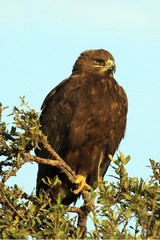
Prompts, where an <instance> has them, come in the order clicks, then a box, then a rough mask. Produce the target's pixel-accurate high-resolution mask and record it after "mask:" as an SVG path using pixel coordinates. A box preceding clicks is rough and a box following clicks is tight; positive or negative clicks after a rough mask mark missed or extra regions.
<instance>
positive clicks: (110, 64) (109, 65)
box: [106, 59, 116, 73]
mask: <svg viewBox="0 0 160 240" xmlns="http://www.w3.org/2000/svg"><path fill="white" fill-rule="evenodd" d="M106 68H107V70H111V71H113V72H114V73H115V71H116V64H115V62H114V60H112V59H109V60H108V61H107V63H106Z"/></svg>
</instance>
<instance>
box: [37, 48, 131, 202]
mask: <svg viewBox="0 0 160 240" xmlns="http://www.w3.org/2000/svg"><path fill="white" fill-rule="evenodd" d="M115 69H116V65H115V61H114V58H113V56H112V55H111V54H110V53H109V52H108V51H106V50H104V49H98V50H88V51H85V52H83V53H81V55H80V56H79V58H78V59H77V61H76V62H75V64H74V67H73V71H72V74H71V76H70V77H69V78H67V79H65V80H64V81H62V82H61V83H60V84H59V85H58V86H56V87H55V88H54V89H52V90H51V92H50V93H49V94H48V95H47V97H46V98H45V100H44V102H43V104H42V113H41V116H40V122H41V126H42V131H43V133H44V134H45V135H47V137H48V141H49V143H50V144H51V146H52V147H53V149H54V150H55V151H56V152H57V153H58V154H59V155H60V157H61V158H62V159H63V160H64V161H65V162H66V163H67V164H68V165H69V166H70V167H71V169H72V170H73V171H74V172H75V174H76V175H77V176H78V177H77V180H76V184H77V185H78V189H77V190H75V191H73V189H71V185H70V182H69V181H68V180H67V177H66V176H65V174H63V173H61V172H60V171H59V169H57V168H56V167H51V166H49V165H45V164H39V169H38V175H37V195H39V191H40V189H42V188H43V189H44V190H48V191H50V194H51V198H52V201H53V202H55V201H56V199H57V197H58V194H59V193H60V194H61V196H62V202H63V203H64V204H67V205H69V204H70V203H72V202H75V201H76V200H77V197H78V196H79V194H80V190H81V189H82V187H83V186H85V185H86V186H88V185H90V186H92V187H93V188H96V186H97V183H98V178H99V177H103V176H104V174H105V173H106V171H107V168H108V166H109V164H110V159H109V157H108V155H109V154H111V155H113V154H114V153H115V151H116V150H117V148H118V146H119V143H120V141H121V139H122V138H123V137H124V134H125V128H126V117H127V108H128V103H127V96H126V93H125V91H124V90H123V88H122V87H121V86H120V85H119V84H118V83H117V81H116V80H115V79H114V77H113V74H114V72H115ZM36 155H37V156H39V157H43V158H47V159H50V158H52V159H53V157H52V156H51V155H50V153H48V152H47V150H46V149H44V148H43V147H42V148H41V149H39V150H37V151H36ZM53 161H54V160H53ZM56 176H58V179H59V181H57V183H55V184H53V187H49V186H48V185H46V184H45V183H44V181H43V180H42V179H43V178H44V179H47V177H49V178H52V179H54V178H56V179H57V177H56Z"/></svg>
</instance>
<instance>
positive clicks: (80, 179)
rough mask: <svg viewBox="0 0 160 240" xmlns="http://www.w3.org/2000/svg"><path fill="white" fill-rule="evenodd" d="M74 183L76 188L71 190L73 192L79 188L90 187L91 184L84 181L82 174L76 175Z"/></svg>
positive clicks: (78, 190) (78, 191)
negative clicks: (76, 185)
mask: <svg viewBox="0 0 160 240" xmlns="http://www.w3.org/2000/svg"><path fill="white" fill-rule="evenodd" d="M75 183H76V184H78V188H77V189H76V190H74V191H73V193H74V194H78V193H80V192H81V190H82V189H83V188H84V187H85V188H87V189H90V188H91V186H89V185H88V184H87V183H86V177H85V176H82V175H77V179H76V180H75Z"/></svg>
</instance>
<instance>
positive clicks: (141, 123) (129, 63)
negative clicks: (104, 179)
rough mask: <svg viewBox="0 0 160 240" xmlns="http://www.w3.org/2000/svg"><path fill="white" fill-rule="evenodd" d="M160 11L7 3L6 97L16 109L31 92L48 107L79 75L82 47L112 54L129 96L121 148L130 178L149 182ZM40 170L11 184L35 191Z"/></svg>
mask: <svg viewBox="0 0 160 240" xmlns="http://www.w3.org/2000/svg"><path fill="white" fill-rule="evenodd" d="M159 9H160V1H159V0H154V1H150V0H148V1H144V0H141V1H139V0H134V1H128V0H117V1H116V0H112V1H108V0H81V1H80V0H78V1H75V0H74V1H73V0H32V1H31V0H27V1H25V0H24V1H22V0H14V1H13V0H5V1H3V0H0V84H1V96H0V102H2V103H3V105H4V106H7V105H9V106H10V107H11V109H12V108H13V106H15V105H19V103H20V101H19V96H24V95H25V96H26V100H27V101H28V102H29V104H30V106H31V107H32V108H35V109H36V110H37V111H40V106H41V104H42V101H43V99H44V98H45V96H46V95H47V93H48V92H49V91H50V90H51V89H52V88H53V87H55V86H56V85H57V84H58V83H59V82H60V81H62V80H63V79H64V78H66V77H68V76H69V75H70V74H71V71H72V66H73V64H74V62H75V60H76V59H77V57H78V56H79V54H80V53H81V52H82V51H84V50H87V49H96V48H104V49H106V50H108V51H110V52H111V53H112V54H113V56H114V57H115V60H116V65H117V71H116V74H115V78H116V80H117V81H118V82H119V84H120V85H122V86H123V87H124V89H125V90H126V93H127V95H128V100H129V112H128V123H127V130H126V136H125V139H124V140H123V141H122V143H121V145H120V148H119V150H121V151H122V152H124V153H125V154H126V155H128V154H129V155H131V158H132V159H131V161H130V163H129V164H128V167H127V170H128V171H129V174H130V176H138V177H141V176H142V177H143V178H144V179H147V177H148V176H149V174H150V170H149V169H148V168H146V165H148V164H149V158H152V159H155V160H157V161H159V157H160V156H159V144H160V139H159V138H160V137H159V136H160V101H159V99H160V96H159V93H160V61H159V56H160V14H159ZM6 113H8V112H7V111H6ZM4 115H5V113H4ZM3 120H5V121H10V119H7V118H6V117H5V116H4V118H3ZM109 171H110V170H109ZM36 173H37V165H36V164H27V165H26V166H24V167H23V168H22V169H21V170H20V171H19V173H18V176H17V177H16V178H15V177H13V178H12V179H11V180H10V181H9V184H14V183H18V185H20V186H23V187H24V190H25V191H27V192H28V193H29V192H31V191H32V190H33V189H34V187H35V182H36Z"/></svg>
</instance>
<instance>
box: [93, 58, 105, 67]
mask: <svg viewBox="0 0 160 240" xmlns="http://www.w3.org/2000/svg"><path fill="white" fill-rule="evenodd" d="M94 62H95V63H96V64H98V65H100V66H105V65H106V64H105V61H104V60H103V59H94Z"/></svg>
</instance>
